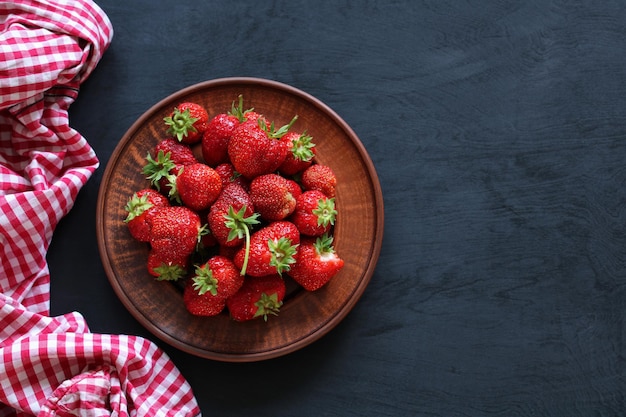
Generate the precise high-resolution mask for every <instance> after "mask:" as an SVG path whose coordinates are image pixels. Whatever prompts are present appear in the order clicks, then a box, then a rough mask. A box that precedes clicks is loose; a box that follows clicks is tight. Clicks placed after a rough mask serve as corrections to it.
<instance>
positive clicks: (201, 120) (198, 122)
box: [163, 102, 209, 144]
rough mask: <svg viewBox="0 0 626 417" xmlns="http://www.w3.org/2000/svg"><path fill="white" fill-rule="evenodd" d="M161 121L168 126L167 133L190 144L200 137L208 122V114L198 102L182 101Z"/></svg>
mask: <svg viewBox="0 0 626 417" xmlns="http://www.w3.org/2000/svg"><path fill="white" fill-rule="evenodd" d="M163 121H164V122H165V124H166V126H168V127H169V129H168V131H167V132H168V133H169V134H171V135H173V136H174V137H176V139H178V141H179V142H183V143H189V144H191V143H196V142H199V141H200V140H201V139H202V133H203V132H204V131H205V130H206V127H207V124H208V122H209V114H208V113H207V111H206V109H205V108H204V107H203V106H201V105H200V104H198V103H191V102H184V103H180V104H179V105H178V106H176V107H175V108H174V110H173V111H172V113H171V114H170V115H169V116H168V117H165V118H164V119H163Z"/></svg>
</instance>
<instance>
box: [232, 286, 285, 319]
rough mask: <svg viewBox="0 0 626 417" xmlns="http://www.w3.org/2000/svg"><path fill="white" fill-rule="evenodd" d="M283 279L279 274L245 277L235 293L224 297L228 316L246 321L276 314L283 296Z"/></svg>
mask: <svg viewBox="0 0 626 417" xmlns="http://www.w3.org/2000/svg"><path fill="white" fill-rule="evenodd" d="M285 292H286V287H285V281H283V279H282V277H281V276H280V275H267V276H264V277H258V278H252V279H246V280H245V281H244V283H243V285H242V286H241V288H240V289H239V291H237V292H236V293H235V295H233V296H231V297H229V298H227V299H226V306H227V308H228V311H229V313H230V317H231V318H232V319H233V320H236V321H248V320H253V319H256V318H258V317H263V320H265V321H267V318H268V316H269V315H274V316H276V315H278V313H279V311H280V307H281V306H282V304H283V300H284V298H285Z"/></svg>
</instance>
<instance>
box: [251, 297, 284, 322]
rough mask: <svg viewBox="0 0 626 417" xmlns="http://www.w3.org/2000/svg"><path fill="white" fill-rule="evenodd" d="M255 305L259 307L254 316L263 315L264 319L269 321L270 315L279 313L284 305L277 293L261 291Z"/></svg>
mask: <svg viewBox="0 0 626 417" xmlns="http://www.w3.org/2000/svg"><path fill="white" fill-rule="evenodd" d="M254 305H255V306H256V307H257V310H256V313H254V316H253V317H255V318H256V317H261V316H263V320H265V321H267V317H268V315H270V314H272V315H274V316H277V315H278V312H279V310H280V307H281V306H282V305H283V302H282V301H278V294H277V293H272V294H267V293H261V297H260V298H259V300H258V301H257V302H256V303H254Z"/></svg>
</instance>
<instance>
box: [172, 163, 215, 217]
mask: <svg viewBox="0 0 626 417" xmlns="http://www.w3.org/2000/svg"><path fill="white" fill-rule="evenodd" d="M176 190H177V192H178V196H179V197H180V200H181V202H182V203H183V204H184V205H186V206H187V207H189V208H191V209H192V210H195V211H201V210H205V209H208V208H209V207H210V206H211V204H213V202H214V201H215V200H217V197H218V196H219V194H220V192H221V191H222V179H221V178H220V176H219V174H218V173H217V172H215V170H214V169H213V168H211V167H210V166H208V165H206V164H203V163H201V162H197V163H195V164H191V165H187V166H184V167H183V168H182V169H181V170H180V171H179V172H178V176H177V177H176Z"/></svg>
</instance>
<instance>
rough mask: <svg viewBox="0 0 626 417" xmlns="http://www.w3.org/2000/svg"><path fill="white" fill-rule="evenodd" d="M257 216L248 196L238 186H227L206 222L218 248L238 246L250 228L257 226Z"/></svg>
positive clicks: (212, 207)
mask: <svg viewBox="0 0 626 417" xmlns="http://www.w3.org/2000/svg"><path fill="white" fill-rule="evenodd" d="M257 217H258V214H256V213H255V212H254V205H253V204H252V200H251V199H250V196H249V195H248V193H247V192H246V190H244V189H243V187H242V186H240V185H239V184H235V183H231V184H228V185H227V186H226V187H224V189H223V190H222V192H221V193H220V196H219V197H218V198H217V201H215V203H213V205H212V206H211V209H210V210H209V214H207V221H208V224H209V229H210V230H211V234H212V235H213V237H215V240H217V242H218V244H219V245H220V246H226V247H235V246H240V245H241V244H242V243H243V242H244V239H245V237H246V236H249V235H250V231H249V229H250V227H252V226H253V225H255V224H258V223H259V222H258V220H257Z"/></svg>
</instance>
